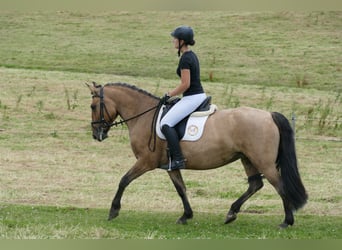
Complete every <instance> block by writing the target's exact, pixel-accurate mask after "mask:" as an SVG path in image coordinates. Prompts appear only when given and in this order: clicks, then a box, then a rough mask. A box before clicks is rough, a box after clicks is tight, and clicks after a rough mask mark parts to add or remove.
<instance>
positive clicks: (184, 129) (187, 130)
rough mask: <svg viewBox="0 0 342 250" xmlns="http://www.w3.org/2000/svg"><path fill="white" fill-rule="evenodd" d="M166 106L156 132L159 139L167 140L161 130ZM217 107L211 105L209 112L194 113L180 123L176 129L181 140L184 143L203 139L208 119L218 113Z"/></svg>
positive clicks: (160, 115)
mask: <svg viewBox="0 0 342 250" xmlns="http://www.w3.org/2000/svg"><path fill="white" fill-rule="evenodd" d="M164 107H165V105H163V106H162V108H161V109H160V111H159V114H158V119H157V125H156V131H157V135H158V137H159V138H161V139H163V140H165V139H166V138H165V136H164V135H163V133H162V132H161V129H160V120H161V117H162V113H163V111H164ZM216 109H217V107H216V105H214V104H211V105H210V109H209V110H207V111H197V112H194V113H192V114H191V115H190V116H188V117H186V118H184V119H183V120H182V121H181V122H179V123H178V124H177V125H176V126H175V128H176V131H177V133H178V136H179V138H181V139H180V140H182V141H197V140H199V139H200V138H201V137H202V134H203V130H204V125H205V123H206V121H207V119H208V117H209V116H210V115H211V114H213V113H214V112H215V111H216Z"/></svg>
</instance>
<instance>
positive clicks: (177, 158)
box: [161, 125, 185, 171]
mask: <svg viewBox="0 0 342 250" xmlns="http://www.w3.org/2000/svg"><path fill="white" fill-rule="evenodd" d="M161 131H162V132H163V134H164V136H165V137H166V140H167V143H168V147H169V150H170V155H171V163H170V165H169V169H168V170H169V171H171V170H175V169H182V168H185V159H184V157H183V154H182V151H181V148H180V146H179V138H178V134H177V132H176V130H175V129H174V128H172V127H169V126H168V125H163V127H162V129H161Z"/></svg>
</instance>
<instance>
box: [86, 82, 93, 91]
mask: <svg viewBox="0 0 342 250" xmlns="http://www.w3.org/2000/svg"><path fill="white" fill-rule="evenodd" d="M84 84H85V85H86V86H87V87H88V88H89V89H90V92H91V93H94V90H95V87H93V86H91V85H89V84H88V83H86V82H85V83H84Z"/></svg>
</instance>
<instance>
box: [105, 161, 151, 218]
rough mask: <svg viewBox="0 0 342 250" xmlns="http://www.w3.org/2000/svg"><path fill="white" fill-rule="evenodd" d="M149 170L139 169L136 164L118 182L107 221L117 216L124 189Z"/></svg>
mask: <svg viewBox="0 0 342 250" xmlns="http://www.w3.org/2000/svg"><path fill="white" fill-rule="evenodd" d="M148 170H149V169H144V168H141V167H140V168H139V167H137V164H136V165H135V166H134V167H132V168H131V169H130V170H129V171H128V172H127V173H126V174H125V175H124V176H123V177H122V178H121V180H120V183H119V188H118V190H117V191H116V194H115V196H114V199H113V201H112V206H111V208H110V211H109V217H108V220H112V219H114V218H115V217H117V216H118V215H119V211H120V208H121V198H122V195H123V192H124V191H125V189H126V187H127V186H128V185H129V184H130V183H131V182H132V181H133V180H134V179H136V178H138V177H139V176H140V175H142V174H144V173H145V172H147V171H148Z"/></svg>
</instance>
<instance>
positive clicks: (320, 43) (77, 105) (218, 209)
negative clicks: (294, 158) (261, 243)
mask: <svg viewBox="0 0 342 250" xmlns="http://www.w3.org/2000/svg"><path fill="white" fill-rule="evenodd" d="M183 23H187V24H189V25H192V26H194V27H195V32H196V41H197V44H196V46H195V47H194V50H195V51H196V52H197V54H198V55H199V57H200V60H201V66H202V79H203V85H204V87H205V89H206V91H207V92H208V94H210V95H212V96H213V102H214V103H215V104H217V105H218V106H219V108H221V109H223V108H227V107H236V106H252V107H257V108H262V109H266V110H270V111H278V112H282V113H284V114H285V115H286V116H287V117H288V118H289V119H291V115H292V114H293V113H295V114H296V119H297V120H296V137H297V141H296V147H297V153H298V159H299V167H300V172H301V175H302V178H303V182H304V184H305V186H306V188H307V190H308V193H309V202H308V204H307V205H306V206H305V207H304V208H303V209H302V210H300V211H299V212H298V213H297V214H296V219H297V220H296V224H295V226H294V227H292V228H289V229H287V230H283V231H279V230H278V229H277V228H276V225H277V224H279V223H280V222H281V221H282V219H283V209H282V205H281V200H280V197H279V196H278V195H277V194H276V193H275V191H274V190H273V188H272V187H271V185H269V184H268V183H265V187H264V188H263V189H262V190H261V191H260V192H259V193H257V194H256V195H255V196H253V198H251V199H250V200H249V201H248V202H247V203H246V204H245V205H244V206H243V207H242V212H241V214H240V216H239V218H238V220H237V221H236V222H234V223H233V224H231V225H223V221H224V218H225V215H226V213H227V211H228V209H229V207H230V205H231V203H232V202H233V201H234V200H235V199H237V198H238V197H239V196H240V195H241V194H242V193H243V192H244V191H245V190H246V188H247V180H246V176H245V174H244V171H243V168H242V166H241V164H240V163H239V162H236V163H233V164H231V165H229V166H226V167H224V168H220V169H216V170H210V171H205V172H194V171H183V177H184V179H185V182H186V184H187V187H188V195H189V199H190V202H191V204H192V206H193V210H194V213H195V214H194V216H195V217H194V219H193V220H191V221H189V225H187V226H180V225H175V221H176V219H177V218H178V217H179V216H180V215H181V212H182V206H181V201H180V199H179V197H178V195H177V193H176V191H175V190H174V187H173V185H172V183H171V181H170V180H169V178H168V176H167V174H166V173H164V172H163V171H162V170H155V171H153V172H150V173H147V174H146V175H144V176H142V177H140V178H139V179H137V180H136V181H134V182H133V183H132V184H131V185H130V186H129V187H128V189H127V190H126V192H125V194H124V196H123V200H122V212H121V215H120V216H119V217H118V218H117V219H116V220H115V221H113V222H107V221H106V217H107V212H108V211H107V210H108V209H109V206H110V202H111V199H112V198H113V195H114V192H115V190H116V188H117V185H118V183H119V180H120V178H121V176H122V175H123V174H124V173H125V172H126V171H128V169H129V167H130V166H131V165H133V163H134V162H135V158H134V156H133V154H132V152H131V150H130V144H129V137H128V132H127V129H126V128H125V127H119V128H115V129H113V130H112V131H111V132H110V138H109V139H107V140H106V141H105V142H102V143H98V142H95V141H93V140H92V137H91V132H90V125H89V123H90V108H89V105H90V102H91V96H90V93H89V90H88V89H87V88H86V87H85V86H84V84H83V83H84V82H87V81H88V82H90V81H92V80H94V81H96V82H99V83H107V82H116V81H122V82H127V83H131V84H135V85H137V86H139V87H140V88H143V89H145V90H147V91H149V92H151V93H152V94H155V95H157V96H162V95H163V93H165V92H166V91H167V90H168V89H169V88H171V87H172V86H174V85H175V84H177V83H178V79H177V77H176V75H175V69H176V64H177V60H178V58H177V56H176V51H174V49H173V48H172V46H171V42H170V41H171V40H170V37H169V33H170V31H172V29H173V28H174V27H176V26H178V25H180V24H183ZM0 27H1V28H0V37H1V39H0V58H1V60H0V89H1V91H0V238H7V239H8V238H9V239H17V238H145V239H147V238H169V239H174V238H206V239H207V238H218V239H221V238H299V239H316V238H325V239H335V238H342V228H341V225H342V212H341V211H342V193H341V190H342V172H341V162H342V150H341V148H342V144H341V143H342V142H341V141H342V125H341V119H342V96H341V91H342V72H341V69H342V64H341V54H342V46H341V45H342V42H341V41H342V33H341V30H342V13H341V12H312V13H309V12H307V13H306V12H304V13H295V12H266V13H247V12H241V13H230V12H209V11H208V12H186V13H182V12H181V13H178V12H177V13H176V12H111V13H109V12H108V13H99V14H90V13H84V12H28V13H15V12H0Z"/></svg>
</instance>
